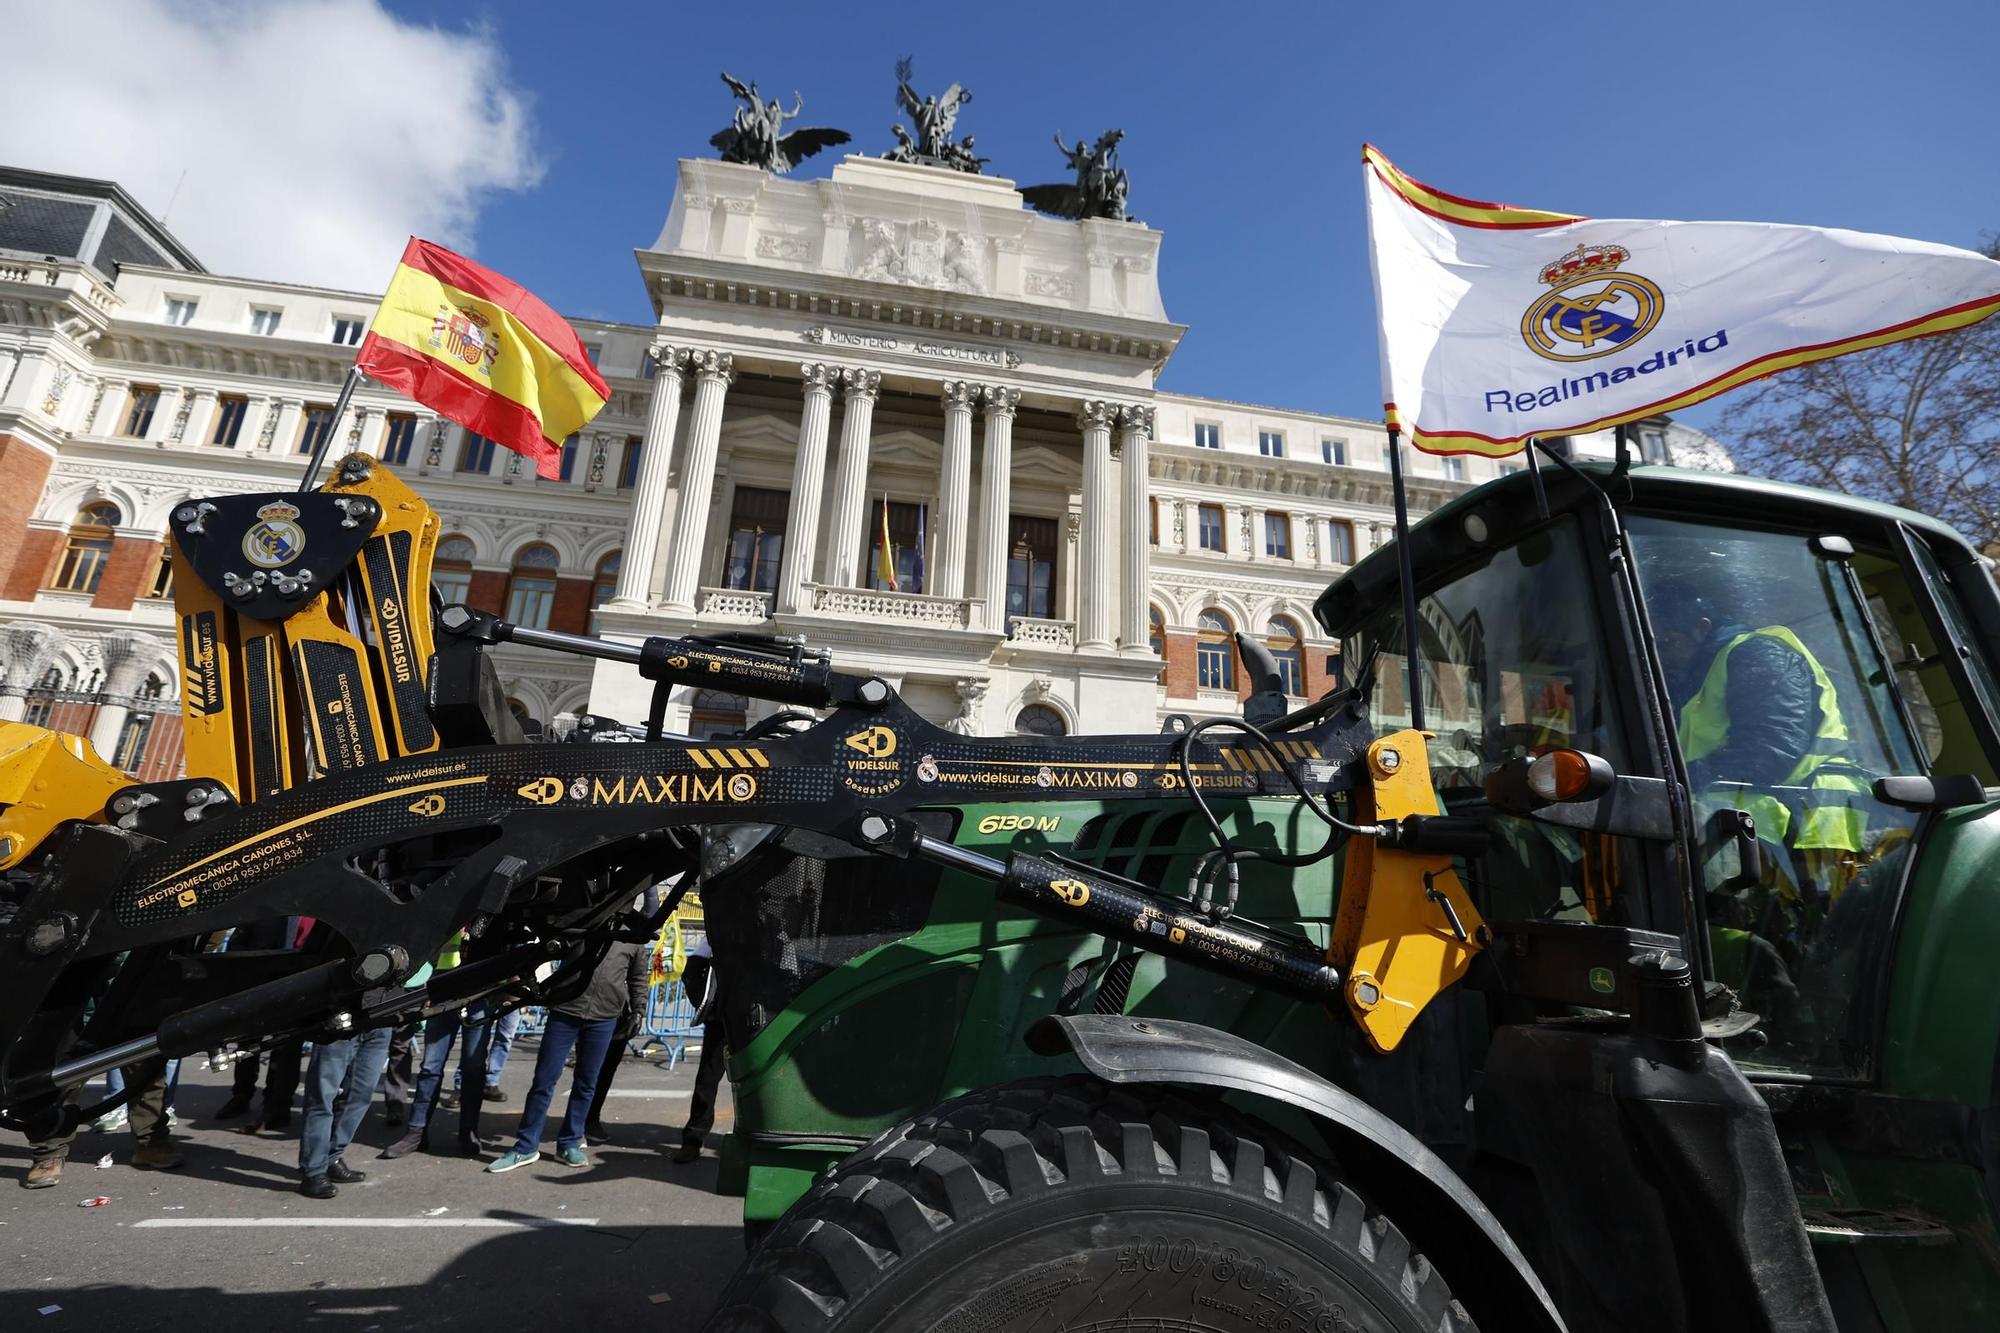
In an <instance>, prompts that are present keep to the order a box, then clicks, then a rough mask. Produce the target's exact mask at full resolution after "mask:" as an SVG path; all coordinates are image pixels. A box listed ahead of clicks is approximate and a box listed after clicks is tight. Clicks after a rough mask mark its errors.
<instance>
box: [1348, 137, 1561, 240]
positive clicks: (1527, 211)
mask: <svg viewBox="0 0 2000 1333" xmlns="http://www.w3.org/2000/svg"><path fill="white" fill-rule="evenodd" d="M1361 160H1362V162H1363V163H1364V164H1366V165H1367V167H1368V169H1369V170H1370V171H1372V172H1374V173H1375V175H1376V177H1377V178H1379V179H1380V180H1381V182H1382V183H1383V184H1384V185H1386V186H1388V187H1389V188H1390V189H1391V190H1394V191H1395V192H1396V193H1397V194H1398V195H1400V196H1401V197H1402V199H1403V202H1404V203H1406V204H1408V205H1409V206H1410V207H1412V208H1414V209H1416V210H1417V211H1418V212H1419V213H1427V214H1429V215H1430V216H1431V217H1434V218H1437V219H1438V220H1440V221H1442V222H1450V223H1453V224H1455V225H1457V226H1461V227H1495V228H1501V229H1521V228H1534V227H1560V226H1562V225H1563V224H1564V223H1568V222H1584V221H1588V219H1586V218H1584V217H1582V216H1580V215H1579V214H1576V213H1550V212H1547V211H1545V210H1543V209H1539V208H1515V207H1513V206H1512V205H1510V204H1494V203H1488V202H1486V201H1485V200H1483V199H1467V198H1465V197H1463V196H1462V195H1456V194H1447V193H1445V192H1444V191H1443V190H1440V189H1438V188H1436V187H1435V186H1430V185H1426V184H1424V183H1423V182H1422V181H1419V180H1414V179H1412V178H1411V177H1409V176H1407V175H1405V174H1404V173H1403V172H1401V171H1399V170H1398V169H1397V168H1396V164H1395V163H1393V162H1391V161H1390V160H1389V159H1388V158H1386V157H1384V156H1382V152H1381V150H1380V149H1378V148H1376V147H1375V145H1373V144H1363V145H1361Z"/></svg>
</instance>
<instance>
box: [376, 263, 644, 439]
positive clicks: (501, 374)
mask: <svg viewBox="0 0 2000 1333" xmlns="http://www.w3.org/2000/svg"><path fill="white" fill-rule="evenodd" d="M453 320H470V321H472V322H473V324H475V325H476V326H477V327H478V329H479V330H480V336H481V337H482V338H485V339H492V340H493V341H494V347H495V355H493V356H492V357H491V358H490V359H489V358H486V357H483V356H482V357H480V358H479V359H478V360H477V361H476V362H473V363H468V362H467V361H466V360H465V359H464V358H463V357H462V356H460V355H458V354H456V353H455V351H454V350H453V343H454V341H455V339H454V338H453V337H452V336H451V335H450V333H449V329H448V326H449V325H450V323H451V322H452V321H453ZM354 364H355V368H356V369H358V370H360V371H361V372H363V373H364V374H366V375H368V376H369V377H370V378H371V379H374V380H376V381H378V382H380V383H382V384H385V385H387V386H388V387H390V388H392V389H396V390H398V391H400V392H402V393H405V394H407V395H409V396H410V397H411V398H414V399H416V400H417V401H418V402H420V403H422V404H424V406H426V407H429V408H431V409H433V410H435V411H437V412H438V413H440V414H442V415H443V416H446V417H449V418H451V419H452V420H453V421H456V422H458V423H459V424H460V425H461V426H464V427H465V428H466V429H467V430H471V431H476V432H477V433H479V434H481V435H484V436H485V437H486V438H487V439H489V440H492V441H494V442H495V443H497V444H501V445H505V446H506V447H507V448H509V449H512V450H514V451H515V452H517V453H521V454H525V455H527V456H528V457H529V458H532V459H534V460H535V468H536V471H538V472H539V473H540V474H541V475H542V476H544V477H550V478H554V477H555V476H556V475H557V471H558V467H559V463H560V459H561V455H562V441H563V440H564V439H565V438H566V437H567V436H569V435H572V434H574V433H575V432H576V431H578V430H580V429H582V428H583V426H584V425H586V424H587V423H588V422H589V421H590V419H591V418H592V417H594V416H596V415H597V413H598V412H599V411H600V410H601V409H602V408H603V406H604V404H605V401H606V400H607V399H609V398H610V397H611V390H610V387H609V386H608V385H606V384H605V382H604V377H603V376H601V375H599V374H598V373H597V368H596V367H595V366H593V365H591V364H590V357H589V355H588V354H587V353H586V352H585V351H584V349H583V343H582V341H581V340H580V339H579V338H578V337H577V336H576V330H574V329H572V328H571V327H570V326H569V324H568V323H567V322H566V321H565V320H564V319H563V318H562V316H560V315H558V314H557V313H556V312H555V311H553V310H551V309H550V308H549V307H548V306H547V305H545V304H544V303H543V302H542V301H541V300H540V299H539V298H538V297H536V296H535V295H534V294H533V293H532V292H530V291H528V290H527V289H526V288H524V287H522V286H521V285H520V284H519V283H517V282H515V281H513V280H512V279H510V278H507V277H504V276H502V275H501V274H498V273H495V272H494V271H493V270H492V269H489V268H485V267H483V266H481V265H479V264H475V263H473V262H472V261H471V260H469V259H467V258H466V257H465V256H463V255H460V254H454V253H453V252H452V251H450V250H447V249H445V248H444V247H443V246H441V245H434V244H432V243H431V242H429V241H421V240H418V239H417V238H415V237H411V238H410V243H409V245H408V246H407V247H406V248H405V249H404V251H403V259H402V262H401V263H400V264H398V265H397V266H396V275H395V277H394V278H393V279H391V280H390V283H389V290H388V292H387V293H386V294H384V296H383V297H382V305H381V308H380V309H379V310H377V311H376V312H375V319H374V322H373V323H372V324H370V325H369V326H368V336H367V337H366V338H365V339H363V340H362V343H361V349H360V351H359V352H358V353H357V354H356V357H355V362H354Z"/></svg>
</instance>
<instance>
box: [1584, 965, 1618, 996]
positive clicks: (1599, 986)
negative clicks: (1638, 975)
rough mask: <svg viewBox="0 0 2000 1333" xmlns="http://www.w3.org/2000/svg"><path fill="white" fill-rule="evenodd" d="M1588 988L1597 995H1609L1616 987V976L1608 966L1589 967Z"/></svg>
mask: <svg viewBox="0 0 2000 1333" xmlns="http://www.w3.org/2000/svg"><path fill="white" fill-rule="evenodd" d="M1590 988H1591V989H1592V990H1594V991H1596V992H1597V993H1598V994H1599V995H1610V994H1612V993H1613V992H1614V991H1616V990H1617V989H1618V978H1617V977H1616V976H1614V975H1612V972H1611V969H1610V968H1608V967H1593V968H1591V969H1590Z"/></svg>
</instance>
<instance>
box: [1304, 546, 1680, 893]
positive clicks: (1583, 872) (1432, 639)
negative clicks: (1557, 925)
mask: <svg viewBox="0 0 2000 1333" xmlns="http://www.w3.org/2000/svg"><path fill="white" fill-rule="evenodd" d="M1417 615H1418V621H1419V631H1420V633H1419V642H1420V645H1421V650H1422V651H1421V659H1422V670H1423V683H1424V693H1425V698H1424V725H1425V727H1426V729H1428V730H1430V731H1432V732H1434V733H1435V734H1436V739H1434V740H1433V741H1432V742H1431V743H1430V746H1429V750H1430V760H1431V776H1432V779H1433V781H1434V782H1435V784H1436V786H1437V789H1438V797H1439V800H1440V802H1441V803H1442V805H1443V806H1444V808H1445V810H1446V811H1447V812H1448V813H1450V814H1454V815H1469V816H1477V817H1479V818H1482V819H1484V820H1486V821H1487V822H1488V824H1489V826H1490V827H1491V828H1492V829H1493V830H1494V833H1495V838H1494V842H1493V846H1492V849H1491V850H1490V851H1489V852H1487V853H1486V854H1485V855H1484V856H1481V857H1479V858H1477V859H1476V860H1474V861H1473V862H1471V863H1470V864H1467V865H1465V866H1464V867H1463V868H1462V870H1463V874H1464V878H1465V880H1466V883H1467V886H1468V887H1469V888H1470V889H1471V890H1472V892H1473V893H1474V895H1475V898H1476V899H1478V900H1479V903H1480V910H1481V911H1482V912H1484V913H1485V914H1486V916H1487V917H1488V918H1489V919H1490V920H1494V921H1497V922H1507V921H1521V920H1528V919H1532V918H1547V917H1555V918H1566V919H1574V920H1595V921H1599V922H1602V923H1604V924H1607V925H1643V924H1645V922H1644V921H1643V920H1642V919H1640V918H1639V915H1638V914H1639V913H1641V912H1642V910H1643V909H1641V908H1639V906H1638V901H1637V895H1636V893H1628V892H1627V888H1628V887H1630V888H1631V889H1634V890H1636V887H1637V886H1638V885H1639V884H1640V883H1641V876H1642V873H1643V872H1642V870H1641V867H1640V864H1639V861H1638V858H1637V854H1636V849H1635V848H1634V847H1632V846H1630V845H1629V844H1630V840H1629V839H1619V838H1612V837H1607V836H1605V835H1601V834H1594V833H1584V832H1579V831H1577V830H1573V829H1567V828H1562V827H1559V826H1556V825H1553V824H1546V823H1542V822H1539V821H1535V820H1530V819H1525V818H1520V817H1516V816H1512V815H1505V814H1502V813H1500V812H1499V811H1497V810H1495V809H1493V808H1492V807H1491V806H1489V805H1488V803H1487V800H1486V792H1485V781H1486V777H1487V775H1488V774H1489V773H1491V772H1492V771H1493V770H1494V769H1495V768H1497V767H1498V766H1499V765H1501V764H1503V763H1505V762H1506V761H1507V760H1509V759H1512V758H1514V757H1516V756H1520V755H1535V754H1540V753H1541V752H1543V751H1545V750H1548V749H1551V748H1555V747H1571V748H1575V749H1580V750H1587V751H1589V752H1591V753H1593V754H1597V755H1601V756H1602V757H1603V758H1604V759H1606V760H1607V761H1609V762H1610V764H1611V765H1612V767H1613V768H1614V769H1616V770H1617V771H1619V772H1621V773H1629V772H1630V771H1631V770H1630V768H1629V759H1628V750H1627V745H1626V741H1625V726H1624V720H1623V718H1622V717H1621V716H1620V709H1619V707H1618V696H1617V692H1616V690H1615V688H1614V687H1613V685H1614V681H1613V678H1612V677H1611V676H1610V675H1609V674H1607V671H1606V664H1607V662H1608V660H1609V659H1608V654H1607V652H1606V650H1605V647H1604V643H1603V639H1602V637H1601V635H1600V631H1599V624H1600V620H1599V617H1598V614H1597V607H1596V598H1595V596H1594V594H1593V590H1592V586H1591V579H1590V577H1589V573H1588V568H1587V566H1586V564H1585V562H1584V559H1583V549H1582V539H1581V537H1580V536H1579V535H1578V531H1577V527H1576V523H1575V521H1574V520H1573V519H1569V520H1563V521H1561V522H1558V523H1556V524H1553V525H1551V526H1550V527H1547V528H1544V529H1542V530H1540V531H1538V532H1535V533H1533V534H1530V535H1529V536H1528V537H1526V538H1525V539H1523V540H1522V541H1520V542H1518V543H1516V544H1515V545H1513V546H1510V547H1506V548H1503V549H1500V550H1497V551H1495V552H1493V553H1492V554H1491V555H1489V556H1487V557H1486V558H1485V559H1484V560H1483V561H1481V562H1480V563H1478V564H1477V565H1476V566H1474V567H1471V568H1469V569H1466V570H1464V571H1463V572H1460V573H1458V574H1456V575H1454V576H1451V577H1449V578H1448V579H1447V581H1446V582H1445V583H1443V584H1442V585H1441V586H1438V587H1436V588H1434V589H1431V590H1430V591H1429V592H1427V593H1426V594H1425V596H1424V597H1423V598H1422V599H1421V600H1420V602H1419V604H1418V609H1417ZM1402 640H1403V635H1402V627H1401V616H1400V615H1397V614H1396V613H1395V612H1394V610H1389V611H1385V612H1384V614H1383V615H1382V616H1381V617H1379V618H1378V619H1377V620H1375V621H1373V622H1370V623H1369V624H1368V625H1367V626H1366V627H1364V629H1363V630H1362V631H1361V632H1360V633H1359V634H1358V635H1356V636H1355V637H1354V638H1352V639H1350V640H1349V641H1348V642H1347V643H1346V644H1345V645H1344V646H1343V650H1342V660H1343V661H1348V662H1358V663H1363V664H1364V666H1363V668H1362V669H1363V670H1364V671H1365V672H1366V675H1367V679H1366V680H1365V681H1364V682H1361V683H1364V684H1366V685H1367V686H1368V687H1369V695H1368V699H1369V714H1370V718H1369V720H1370V721H1371V722H1372V723H1373V724H1374V727H1375V729H1376V731H1377V733H1378V734H1380V733H1383V732H1388V731H1394V730H1397V729H1400V728H1403V727H1407V726H1408V725H1409V724H1410V707H1409V691H1408V680H1409V674H1408V666H1407V659H1406V658H1405V657H1404V656H1403V643H1402ZM1371 655H1372V666H1370V665H1366V664H1369V663H1370V662H1371Z"/></svg>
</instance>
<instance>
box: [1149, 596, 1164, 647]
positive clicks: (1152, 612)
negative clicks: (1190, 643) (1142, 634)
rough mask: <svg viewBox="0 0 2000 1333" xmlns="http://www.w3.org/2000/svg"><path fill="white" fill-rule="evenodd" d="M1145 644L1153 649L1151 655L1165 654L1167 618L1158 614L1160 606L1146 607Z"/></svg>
mask: <svg viewBox="0 0 2000 1333" xmlns="http://www.w3.org/2000/svg"><path fill="white" fill-rule="evenodd" d="M1146 646H1147V647H1148V648H1151V649H1152V650H1153V656H1155V657H1165V656H1166V655H1167V618H1166V617H1165V616H1163V615H1161V614H1160V608H1159V607H1157V606H1149V607H1147V608H1146Z"/></svg>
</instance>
